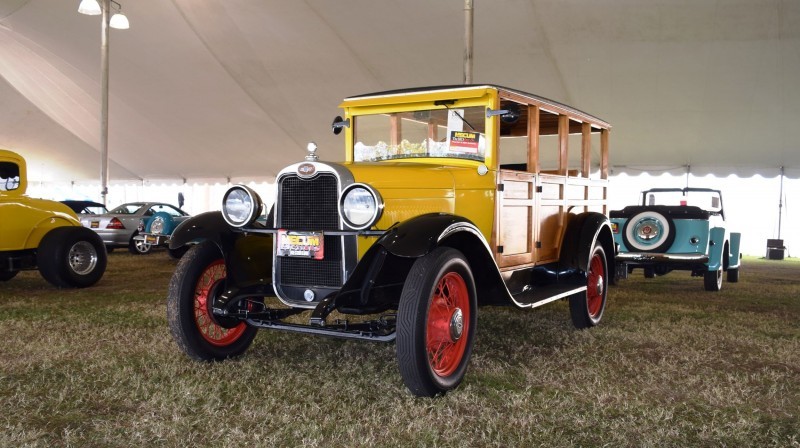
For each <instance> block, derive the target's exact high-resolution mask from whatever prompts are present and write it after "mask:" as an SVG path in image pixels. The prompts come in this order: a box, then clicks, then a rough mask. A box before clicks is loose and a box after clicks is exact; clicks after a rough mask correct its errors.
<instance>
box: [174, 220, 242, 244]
mask: <svg viewBox="0 0 800 448" xmlns="http://www.w3.org/2000/svg"><path fill="white" fill-rule="evenodd" d="M230 234H232V232H231V228H230V226H229V225H228V223H226V222H225V219H224V218H223V217H222V212H220V211H216V212H205V213H201V214H199V215H197V216H192V217H191V218H189V219H187V220H185V221H183V222H182V223H180V224H178V227H176V228H175V230H174V231H173V232H172V237H170V240H169V248H170V249H178V248H180V247H182V246H184V245H186V244H188V243H198V242H200V241H204V240H211V241H213V242H214V243H216V244H217V246H220V247H222V245H223V240H227V239H228V236H230Z"/></svg>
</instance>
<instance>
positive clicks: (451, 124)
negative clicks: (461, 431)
mask: <svg viewBox="0 0 800 448" xmlns="http://www.w3.org/2000/svg"><path fill="white" fill-rule="evenodd" d="M340 107H341V108H342V109H343V110H344V117H336V119H334V121H333V125H332V127H333V131H334V133H335V134H340V133H342V132H343V134H344V144H345V154H344V161H343V162H340V163H332V162H323V161H320V160H318V157H317V155H316V146H315V145H314V144H310V145H309V147H308V151H309V153H308V155H306V157H305V160H301V161H299V162H298V163H296V164H293V165H290V166H287V167H286V168H284V169H282V170H281V171H280V172H279V173H278V175H277V178H276V186H277V188H276V196H275V197H274V198H270V199H272V201H271V202H274V206H273V207H272V208H271V209H270V210H269V212H268V213H265V212H266V210H267V207H265V205H264V202H263V201H262V199H261V198H260V197H259V196H258V194H257V193H256V192H255V191H253V190H252V189H251V188H248V187H246V186H243V185H239V186H233V187H231V188H230V189H229V190H228V191H227V192H226V193H225V195H224V197H223V200H222V204H221V211H218V212H209V213H204V214H201V215H198V216H195V217H193V218H191V219H189V220H187V221H186V222H184V223H183V224H181V225H180V226H178V228H177V229H176V230H175V232H174V233H173V235H172V240H171V242H170V247H171V248H173V249H177V248H179V247H181V246H183V245H186V244H195V245H194V247H192V248H191V249H190V250H189V252H187V253H186V255H184V257H183V258H182V259H181V261H180V262H179V264H178V266H177V268H176V270H175V273H174V275H173V277H172V280H171V282H170V286H169V295H168V300H167V303H168V305H167V315H168V321H169V327H170V330H171V333H172V335H173V337H174V339H175V340H176V342H177V344H178V346H179V347H180V348H181V349H182V350H183V351H184V352H185V353H186V354H187V355H188V356H190V357H191V358H194V359H198V360H220V359H224V358H228V357H232V356H237V355H240V354H242V353H243V352H244V351H245V350H246V349H247V348H248V346H249V345H250V343H251V341H252V340H253V337H254V336H255V333H256V330H257V329H259V328H264V329H274V330H284V331H292V332H297V333H301V334H313V335H324V336H334V337H341V338H350V339H360V340H367V341H385V342H391V341H395V342H396V353H397V360H398V364H399V369H400V373H401V375H402V378H403V380H404V382H405V384H406V386H407V387H408V389H410V391H411V392H412V393H413V394H415V395H418V396H433V395H437V394H440V393H444V392H446V391H448V390H450V389H453V388H454V387H456V386H457V385H458V384H459V383H460V382H461V381H462V379H463V377H464V374H465V372H466V369H467V364H468V361H469V358H470V355H471V353H472V348H473V344H474V342H475V334H476V328H477V327H476V324H477V315H478V308H477V307H478V306H480V305H489V304H495V305H503V304H505V305H511V306H515V307H518V308H523V309H524V308H535V307H538V306H541V305H544V304H547V303H550V302H553V301H556V300H560V299H564V300H568V301H569V307H568V308H569V312H570V314H571V319H572V322H573V324H574V325H575V326H576V327H577V328H587V327H592V326H594V325H597V324H598V323H599V322H600V320H601V318H602V316H603V312H604V309H605V306H606V294H607V289H606V287H607V285H608V280H609V278H610V277H611V278H613V275H614V273H613V269H614V266H615V263H614V241H613V236H612V233H611V225H610V222H609V220H608V217H607V204H606V199H605V198H606V194H607V184H608V180H607V174H608V133H609V129H610V126H609V124H608V123H606V122H604V121H603V120H600V119H598V118H595V117H593V116H591V115H588V114H586V113H584V112H581V111H579V110H577V109H574V108H571V107H569V106H566V105H563V104H559V103H557V102H555V101H550V100H547V99H545V98H541V97H538V96H536V95H532V94H529V93H525V92H521V91H517V90H512V89H508V88H503V87H499V86H494V85H467V86H444V87H431V88H420V89H408V90H398V91H388V92H381V93H374V94H369V95H363V96H356V97H351V98H347V99H345V100H344V102H343V103H342V104H341V106H340ZM568 150H569V151H568ZM593 153H594V154H596V158H595V160H594V163H593V162H592V154H593ZM265 215H266V216H265Z"/></svg>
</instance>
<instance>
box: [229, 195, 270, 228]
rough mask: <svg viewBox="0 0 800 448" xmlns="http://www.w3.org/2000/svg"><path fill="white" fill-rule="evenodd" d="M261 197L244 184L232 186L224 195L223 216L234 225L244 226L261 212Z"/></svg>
mask: <svg viewBox="0 0 800 448" xmlns="http://www.w3.org/2000/svg"><path fill="white" fill-rule="evenodd" d="M261 210H262V203H261V198H260V197H258V194H257V193H256V192H255V191H253V190H252V189H251V188H248V187H245V186H244V185H236V186H235V187H231V188H230V189H229V190H228V191H227V192H226V193H225V196H223V197H222V217H223V218H225V222H227V223H228V224H230V225H232V226H234V227H244V226H246V225H248V224H250V223H252V222H253V221H255V220H256V218H258V216H259V215H260V214H261Z"/></svg>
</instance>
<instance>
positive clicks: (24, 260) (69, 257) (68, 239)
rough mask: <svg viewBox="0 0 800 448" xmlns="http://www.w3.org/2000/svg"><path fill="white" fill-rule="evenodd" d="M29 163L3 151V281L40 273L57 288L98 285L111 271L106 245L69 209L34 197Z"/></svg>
mask: <svg viewBox="0 0 800 448" xmlns="http://www.w3.org/2000/svg"><path fill="white" fill-rule="evenodd" d="M26 175H27V171H26V164H25V159H24V158H23V157H22V156H20V155H19V154H17V153H15V152H12V151H8V150H4V149H0V281H7V280H10V279H12V278H13V277H15V276H16V275H17V273H19V271H22V270H33V269H38V270H39V273H40V274H41V275H42V277H44V278H45V280H47V281H49V282H50V283H52V284H53V285H55V286H57V287H63V288H67V287H73V288H82V287H86V286H91V285H94V284H95V283H97V282H98V281H99V280H100V278H102V277H103V273H105V270H106V251H105V248H104V247H103V241H101V240H100V237H98V236H97V235H96V234H95V233H94V232H92V231H91V230H89V229H86V228H84V227H83V226H81V223H80V221H78V217H77V216H76V215H75V212H73V211H72V210H71V209H70V208H69V207H68V206H66V205H64V204H62V203H60V202H56V201H49V200H45V199H34V198H31V197H28V196H27V195H26V194H25V191H26V190H27V188H28V180H27V177H26Z"/></svg>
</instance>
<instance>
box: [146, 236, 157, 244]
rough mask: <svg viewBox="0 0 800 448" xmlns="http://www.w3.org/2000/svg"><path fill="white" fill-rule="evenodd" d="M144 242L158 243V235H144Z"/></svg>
mask: <svg viewBox="0 0 800 448" xmlns="http://www.w3.org/2000/svg"><path fill="white" fill-rule="evenodd" d="M144 242H145V243H147V244H158V237H157V236H153V235H145V236H144Z"/></svg>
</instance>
